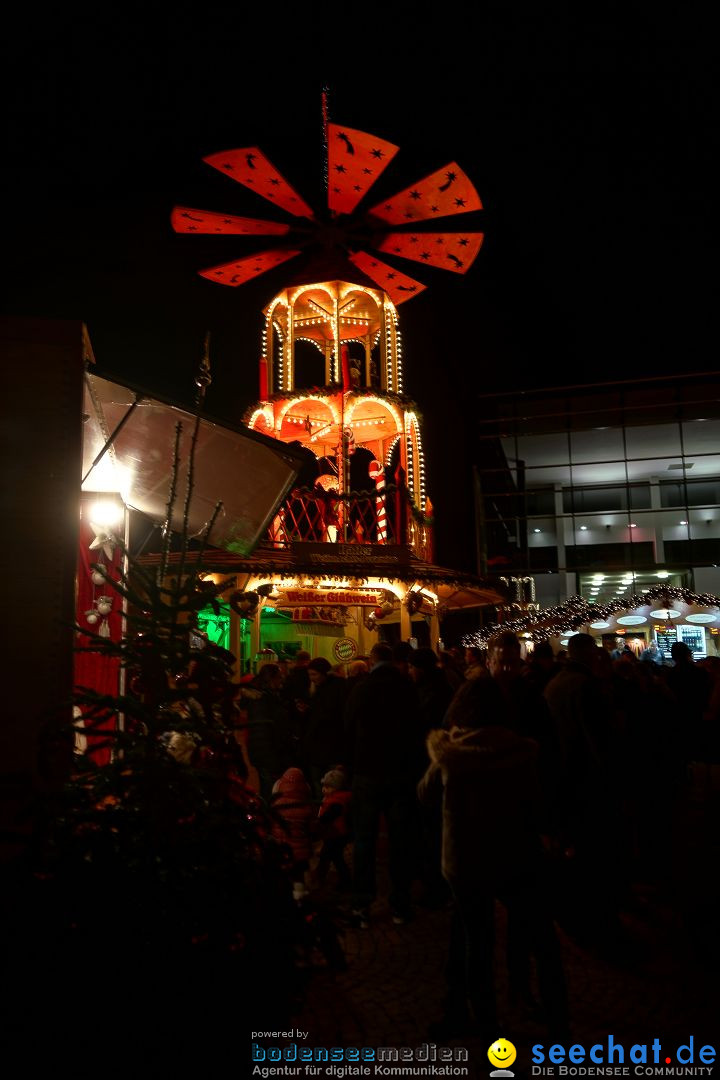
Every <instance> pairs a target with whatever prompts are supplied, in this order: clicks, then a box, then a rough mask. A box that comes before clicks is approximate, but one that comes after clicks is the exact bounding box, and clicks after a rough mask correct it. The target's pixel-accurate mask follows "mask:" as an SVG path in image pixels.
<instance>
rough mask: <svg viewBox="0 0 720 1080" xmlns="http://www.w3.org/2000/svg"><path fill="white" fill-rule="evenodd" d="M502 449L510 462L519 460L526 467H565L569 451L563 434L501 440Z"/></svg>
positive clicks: (566, 439) (524, 436)
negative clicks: (514, 459)
mask: <svg viewBox="0 0 720 1080" xmlns="http://www.w3.org/2000/svg"><path fill="white" fill-rule="evenodd" d="M502 447H503V450H504V451H505V455H506V457H507V459H508V461H510V459H512V458H520V460H521V461H524V462H525V464H526V466H539V465H566V464H567V463H568V461H569V456H570V451H569V446H568V438H567V435H565V433H564V432H561V433H558V434H556V435H522V436H520V437H519V438H518V439H517V440H515V439H503V440H502Z"/></svg>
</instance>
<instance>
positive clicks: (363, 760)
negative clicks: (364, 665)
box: [345, 643, 424, 928]
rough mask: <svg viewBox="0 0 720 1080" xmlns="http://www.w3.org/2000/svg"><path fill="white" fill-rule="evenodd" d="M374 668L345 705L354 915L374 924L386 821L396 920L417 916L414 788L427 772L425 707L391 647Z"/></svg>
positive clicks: (380, 648)
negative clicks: (421, 709) (413, 901)
mask: <svg viewBox="0 0 720 1080" xmlns="http://www.w3.org/2000/svg"><path fill="white" fill-rule="evenodd" d="M370 662H371V665H372V666H371V669H370V674H369V675H367V676H366V677H365V678H364V679H363V680H362V682H360V683H359V684H358V685H357V686H356V687H355V689H354V690H353V691H352V693H351V694H350V697H349V698H348V701H347V704H346V706H345V732H346V738H347V746H348V765H349V767H350V770H351V772H352V776H353V781H352V808H351V813H352V822H353V830H354V834H355V845H354V849H353V910H354V912H355V914H356V918H357V920H358V922H359V925H360V926H361V927H362V928H366V927H367V926H368V925H369V908H370V904H371V903H372V901H373V900H374V899H375V895H376V879H375V856H376V846H377V836H378V830H379V826H380V816H381V815H383V816H384V817H385V820H386V822H387V829H388V841H389V871H390V907H391V908H392V913H393V920H394V922H396V923H398V924H400V923H403V922H405V921H406V920H407V919H408V918H409V917H410V886H411V884H412V880H413V876H414V873H415V870H416V865H417V801H416V796H415V785H416V783H417V780H418V776H419V775H421V772H422V769H421V768H420V763H421V762H422V756H423V753H424V751H423V745H422V735H421V730H420V724H419V719H418V702H417V697H416V695H415V691H414V689H413V686H412V684H411V682H410V680H409V678H408V677H407V676H406V675H403V674H402V672H401V671H399V669H398V668H397V667H396V666H395V664H394V663H393V652H392V649H391V648H390V646H389V645H386V644H384V643H378V644H377V645H373V647H372V649H371V650H370Z"/></svg>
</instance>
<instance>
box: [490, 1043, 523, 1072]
mask: <svg viewBox="0 0 720 1080" xmlns="http://www.w3.org/2000/svg"><path fill="white" fill-rule="evenodd" d="M516 1057H517V1050H516V1049H515V1047H514V1046H513V1044H512V1043H511V1042H508V1040H507V1039H496V1040H495V1042H494V1043H493V1044H492V1046H491V1047H490V1049H489V1050H488V1058H489V1060H490V1064H491V1065H494V1066H495V1067H496V1068H498V1069H507V1068H508V1067H509V1066H510V1065H512V1063H513V1061H514V1060H515V1058H516Z"/></svg>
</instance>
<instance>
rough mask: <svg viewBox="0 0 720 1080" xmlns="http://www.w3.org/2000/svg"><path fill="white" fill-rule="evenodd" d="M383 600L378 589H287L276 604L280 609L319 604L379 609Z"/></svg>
mask: <svg viewBox="0 0 720 1080" xmlns="http://www.w3.org/2000/svg"><path fill="white" fill-rule="evenodd" d="M382 599H383V597H382V594H381V593H380V592H378V591H377V589H285V590H284V592H282V593H281V594H280V596H279V597H278V598H277V599H276V600H275V601H274V603H275V606H276V607H279V608H280V607H312V606H315V605H317V604H344V605H345V606H346V607H351V606H352V605H354V604H357V605H358V606H362V607H377V606H378V604H380V603H381V602H382Z"/></svg>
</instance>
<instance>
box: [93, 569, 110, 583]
mask: <svg viewBox="0 0 720 1080" xmlns="http://www.w3.org/2000/svg"><path fill="white" fill-rule="evenodd" d="M90 580H91V581H92V583H93V585H104V584H105V582H106V580H107V578H106V577H105V575H104V574H101V573H100V571H99V570H93V572H92V574H91V575H90Z"/></svg>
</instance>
